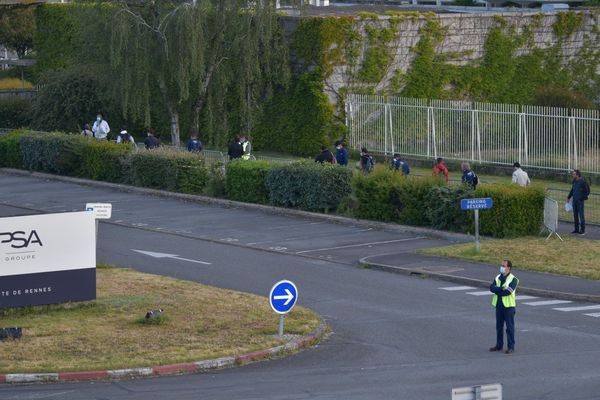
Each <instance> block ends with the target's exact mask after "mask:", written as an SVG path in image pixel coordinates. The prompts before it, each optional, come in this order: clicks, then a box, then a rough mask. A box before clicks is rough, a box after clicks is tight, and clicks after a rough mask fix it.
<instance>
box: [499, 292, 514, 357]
mask: <svg viewBox="0 0 600 400" xmlns="http://www.w3.org/2000/svg"><path fill="white" fill-rule="evenodd" d="M498 301H502V299H498ZM504 324H506V343H507V344H508V348H509V349H514V348H515V308H514V307H510V308H504V307H496V347H497V348H499V349H501V348H503V347H504V332H502V330H503V328H504Z"/></svg>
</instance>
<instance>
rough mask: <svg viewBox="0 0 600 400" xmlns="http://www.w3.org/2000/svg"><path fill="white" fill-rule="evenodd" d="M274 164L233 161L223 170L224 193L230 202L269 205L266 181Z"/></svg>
mask: <svg viewBox="0 0 600 400" xmlns="http://www.w3.org/2000/svg"><path fill="white" fill-rule="evenodd" d="M274 166H275V164H273V163H271V162H268V161H252V162H248V161H247V160H233V161H231V162H229V163H228V164H227V167H226V168H225V171H226V172H225V174H226V175H225V193H227V197H228V198H229V199H231V200H236V201H245V202H248V203H259V204H268V203H269V190H268V189H267V185H266V180H267V175H268V173H269V171H270V170H271V169H272V168H273V167H274Z"/></svg>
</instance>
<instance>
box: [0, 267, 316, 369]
mask: <svg viewBox="0 0 600 400" xmlns="http://www.w3.org/2000/svg"><path fill="white" fill-rule="evenodd" d="M159 307H160V308H163V309H164V313H163V316H162V317H161V318H162V319H161V320H160V321H159V322H156V323H145V319H144V316H145V314H146V312H147V311H148V310H151V309H157V308H159ZM277 323H278V316H277V315H276V314H275V313H274V312H273V311H272V310H271V308H270V306H269V304H268V300H267V299H266V298H264V297H259V296H255V295H251V294H246V293H239V292H234V291H229V290H224V289H218V288H214V287H210V286H205V285H200V284H197V283H193V282H188V281H182V280H177V279H173V278H166V277H162V276H157V275H150V274H143V273H140V272H136V271H133V270H130V269H120V268H119V269H118V268H98V269H97V299H96V300H95V301H90V302H82V303H71V304H62V305H52V306H39V307H28V308H23V309H13V310H0V326H1V327H9V326H21V327H23V337H22V338H21V339H19V340H14V341H13V340H5V341H2V342H0V373H14V372H57V371H86V370H106V369H120V368H134V367H148V366H154V365H165V364H172V363H180V362H190V361H197V360H203V359H212V358H217V357H223V356H232V355H236V354H243V353H247V352H252V351H256V350H260V349H265V348H269V347H272V346H276V345H279V344H282V343H284V342H285V341H284V340H281V339H278V338H277V337H276V336H275V335H276V334H277ZM318 325H319V317H318V316H317V315H315V314H314V313H312V312H311V311H309V310H307V309H304V308H302V307H296V308H295V309H294V310H293V311H292V312H291V313H289V314H288V315H287V316H286V323H285V333H286V334H292V335H305V334H308V333H310V332H311V331H313V330H314V329H316V327H317V326H318ZM287 339H288V340H289V337H288V338H287Z"/></svg>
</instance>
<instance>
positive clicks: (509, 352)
mask: <svg viewBox="0 0 600 400" xmlns="http://www.w3.org/2000/svg"><path fill="white" fill-rule="evenodd" d="M514 352H515V349H506V351H505V352H504V353H505V354H512V353H514Z"/></svg>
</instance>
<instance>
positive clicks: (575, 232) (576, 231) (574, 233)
mask: <svg viewBox="0 0 600 400" xmlns="http://www.w3.org/2000/svg"><path fill="white" fill-rule="evenodd" d="M578 233H579V231H578V230H574V231H573V232H571V234H573V235H577V234H578Z"/></svg>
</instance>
